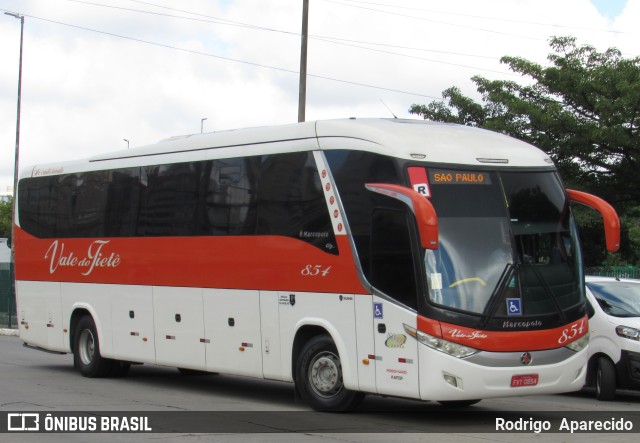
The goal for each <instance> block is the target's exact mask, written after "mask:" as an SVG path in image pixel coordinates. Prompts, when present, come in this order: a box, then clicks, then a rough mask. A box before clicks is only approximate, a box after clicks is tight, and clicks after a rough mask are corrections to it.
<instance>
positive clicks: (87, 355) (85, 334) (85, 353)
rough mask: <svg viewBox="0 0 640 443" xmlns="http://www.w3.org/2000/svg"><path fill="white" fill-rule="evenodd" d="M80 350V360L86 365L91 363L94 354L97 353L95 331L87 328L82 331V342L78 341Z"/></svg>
mask: <svg viewBox="0 0 640 443" xmlns="http://www.w3.org/2000/svg"><path fill="white" fill-rule="evenodd" d="M78 345H79V346H78V347H79V351H80V360H81V361H82V364H84V365H90V364H91V362H92V361H93V355H94V353H95V349H96V348H95V346H96V345H95V340H94V338H93V333H92V332H91V331H90V330H88V329H85V330H83V331H82V332H81V333H80V342H79V343H78Z"/></svg>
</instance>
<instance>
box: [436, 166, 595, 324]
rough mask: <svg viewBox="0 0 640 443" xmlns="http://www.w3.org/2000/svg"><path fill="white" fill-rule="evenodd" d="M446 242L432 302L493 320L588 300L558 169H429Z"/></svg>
mask: <svg viewBox="0 0 640 443" xmlns="http://www.w3.org/2000/svg"><path fill="white" fill-rule="evenodd" d="M427 172H428V177H429V184H430V199H431V202H432V204H433V205H434V207H435V209H436V212H437V214H438V221H439V230H440V232H439V240H440V246H439V248H438V249H436V250H425V251H424V263H425V270H426V279H427V285H428V301H429V302H430V303H431V304H435V305H439V306H440V307H443V308H448V309H453V310H460V311H465V312H468V313H471V314H478V315H482V316H483V317H485V319H486V318H487V317H488V318H512V317H532V316H549V315H551V316H554V317H556V318H558V319H559V320H565V318H564V311H565V310H566V309H568V308H571V307H575V306H576V305H578V304H579V303H581V301H582V297H583V296H582V294H583V291H582V290H581V287H580V285H581V283H580V282H581V281H582V278H581V264H580V262H579V260H580V258H579V257H580V255H579V251H578V250H577V249H578V243H577V238H576V231H575V227H574V225H573V220H572V217H571V214H570V211H569V206H568V201H567V199H566V197H565V193H564V191H563V188H562V186H561V183H560V181H559V179H558V177H557V175H556V173H555V172H520V171H518V172H496V171H481V172H477V171H476V172H469V171H456V170H440V169H429V170H428V171H427Z"/></svg>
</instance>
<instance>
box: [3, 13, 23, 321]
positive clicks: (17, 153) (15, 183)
mask: <svg viewBox="0 0 640 443" xmlns="http://www.w3.org/2000/svg"><path fill="white" fill-rule="evenodd" d="M5 14H6V15H9V16H11V17H14V18H17V19H19V20H20V63H19V65H18V111H17V114H18V117H17V119H16V150H15V157H14V162H13V202H12V204H11V262H12V264H13V265H14V266H15V262H16V246H15V245H16V235H15V234H16V229H15V225H16V206H17V202H18V200H17V198H16V197H17V196H18V194H17V193H18V160H19V158H20V104H21V102H22V41H23V37H24V16H23V15H20V14H15V13H13V12H5ZM14 269H15V268H14ZM11 284H12V286H13V287H12V292H13V296H14V297H15V293H16V292H15V291H16V289H15V288H16V279H15V271H14V277H13V279H12V281H11ZM11 298H12V297H11V295H9V309H8V310H7V311H8V312H7V315H8V317H9V327H11V311H12V309H11Z"/></svg>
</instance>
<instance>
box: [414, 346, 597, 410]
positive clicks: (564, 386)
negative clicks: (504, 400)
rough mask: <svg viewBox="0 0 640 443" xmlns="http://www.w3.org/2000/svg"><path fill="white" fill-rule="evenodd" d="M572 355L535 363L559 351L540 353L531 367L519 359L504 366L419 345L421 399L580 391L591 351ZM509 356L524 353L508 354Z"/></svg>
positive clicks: (448, 399)
mask: <svg viewBox="0 0 640 443" xmlns="http://www.w3.org/2000/svg"><path fill="white" fill-rule="evenodd" d="M565 351H566V350H565ZM565 351H561V352H565ZM569 352H570V354H567V357H566V358H564V359H562V360H561V361H557V362H554V363H548V364H538V365H536V364H535V363H536V361H543V362H545V358H544V357H545V355H544V354H545V353H556V354H558V353H559V350H551V351H538V352H536V353H535V354H537V355H534V357H533V360H532V361H531V364H530V365H524V364H522V363H520V361H519V358H518V359H517V360H516V361H517V363H515V364H514V363H512V362H510V361H509V360H508V359H506V358H505V359H502V362H501V364H502V366H489V365H485V364H479V363H477V362H472V361H468V360H465V359H459V358H455V357H452V356H450V355H447V354H444V353H443V352H440V351H436V350H433V349H430V348H427V347H426V346H422V345H419V355H420V398H421V399H422V400H436V401H450V400H471V399H485V398H495V397H515V396H521V395H539V394H558V393H562V392H571V391H577V390H580V389H581V388H582V387H583V386H584V382H585V377H586V372H587V371H586V365H587V350H586V349H583V350H581V351H580V352H575V353H574V352H573V351H569ZM492 354H493V355H494V356H496V355H498V354H499V353H492ZM507 354H509V355H510V356H513V355H516V356H520V355H522V354H523V353H504V355H505V356H506V355H507ZM531 354H534V353H531ZM548 360H549V359H548V358H547V359H546V361H548ZM516 364H517V365H516ZM533 383H535V384H533Z"/></svg>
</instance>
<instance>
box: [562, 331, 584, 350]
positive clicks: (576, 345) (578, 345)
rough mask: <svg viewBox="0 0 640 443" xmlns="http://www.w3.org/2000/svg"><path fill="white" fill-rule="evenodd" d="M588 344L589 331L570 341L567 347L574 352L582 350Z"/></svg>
mask: <svg viewBox="0 0 640 443" xmlns="http://www.w3.org/2000/svg"><path fill="white" fill-rule="evenodd" d="M588 344H589V333H586V334H584V335H583V336H582V337H580V338H579V339H577V340H576V341H572V342H571V343H569V344H568V345H567V346H565V347H567V348H569V349H571V350H572V351H574V352H579V351H582V350H583V349H584V348H586V347H587V345H588Z"/></svg>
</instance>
